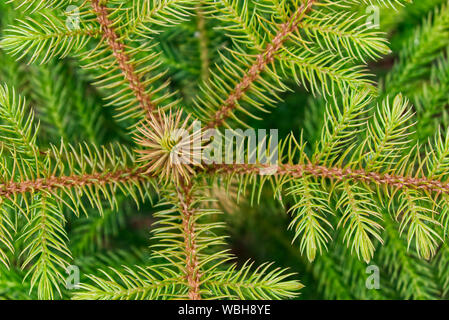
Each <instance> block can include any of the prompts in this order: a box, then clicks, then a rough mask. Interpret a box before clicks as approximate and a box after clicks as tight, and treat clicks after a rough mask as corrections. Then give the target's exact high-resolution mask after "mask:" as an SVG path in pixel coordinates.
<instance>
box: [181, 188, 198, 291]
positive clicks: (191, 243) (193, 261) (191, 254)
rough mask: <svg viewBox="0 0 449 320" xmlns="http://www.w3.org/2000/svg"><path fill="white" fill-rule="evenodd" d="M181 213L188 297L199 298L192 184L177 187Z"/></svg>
mask: <svg viewBox="0 0 449 320" xmlns="http://www.w3.org/2000/svg"><path fill="white" fill-rule="evenodd" d="M177 193H178V198H179V203H180V208H181V214H182V228H183V236H184V245H185V248H184V249H185V251H186V278H187V282H188V285H189V298H190V299H191V300H201V295H200V282H201V279H200V273H199V268H198V266H199V262H198V256H197V254H198V248H197V245H196V230H195V211H194V210H193V208H191V205H192V197H191V193H192V186H191V185H186V184H184V183H181V185H180V190H179V189H178V188H177Z"/></svg>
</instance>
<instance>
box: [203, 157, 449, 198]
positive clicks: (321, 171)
mask: <svg viewBox="0 0 449 320" xmlns="http://www.w3.org/2000/svg"><path fill="white" fill-rule="evenodd" d="M271 169H272V170H273V174H274V175H278V176H283V175H284V176H285V175H287V176H292V177H295V178H300V177H302V176H305V175H311V176H315V177H320V178H325V179H330V180H355V181H363V182H367V183H374V184H377V185H384V186H390V187H395V188H399V189H402V188H406V189H416V190H426V191H429V192H436V193H438V194H440V193H445V194H449V183H448V182H442V181H439V180H430V179H427V178H414V177H408V176H401V175H390V174H382V173H378V172H369V171H366V170H363V169H356V170H355V169H350V168H338V167H333V168H328V167H325V166H320V165H314V164H306V165H301V164H298V165H291V164H280V165H278V166H277V167H276V166H271V165H250V164H234V165H226V164H223V165H214V166H209V167H208V168H207V169H206V170H207V171H208V172H214V173H224V174H261V170H264V171H265V170H267V171H271Z"/></svg>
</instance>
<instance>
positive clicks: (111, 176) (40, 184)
mask: <svg viewBox="0 0 449 320" xmlns="http://www.w3.org/2000/svg"><path fill="white" fill-rule="evenodd" d="M270 167H271V166H270V165H262V164H258V165H256V164H216V165H211V166H204V170H205V171H206V172H208V173H216V174H262V173H261V169H269V168H270ZM198 169H199V170H203V169H200V168H198ZM145 172H146V169H145V168H138V169H136V168H129V169H121V170H118V171H115V172H109V173H91V174H85V175H72V176H61V177H49V178H39V179H35V180H25V181H20V182H16V181H10V182H5V183H2V184H0V197H11V196H12V195H15V194H21V193H32V192H38V191H52V190H55V189H60V188H71V187H82V186H92V185H106V184H110V183H126V182H129V181H136V182H137V181H144V180H147V179H149V178H151V177H153V175H152V174H149V173H145ZM274 175H276V176H281V175H284V176H285V175H287V176H291V177H295V178H300V177H302V176H304V175H311V176H315V177H321V178H325V179H330V180H350V181H363V182H367V183H374V184H377V185H384V186H389V187H395V188H406V189H415V190H425V191H429V192H436V193H438V194H449V182H443V181H440V180H432V179H428V178H416V177H412V176H404V175H394V174H383V173H379V172H374V171H372V172H370V171H366V170H364V169H351V168H340V167H331V168H330V167H326V166H322V165H314V164H306V165H302V164H296V165H292V164H279V165H278V167H277V169H276V171H275V173H274Z"/></svg>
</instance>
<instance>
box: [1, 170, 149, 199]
mask: <svg viewBox="0 0 449 320" xmlns="http://www.w3.org/2000/svg"><path fill="white" fill-rule="evenodd" d="M148 178H149V175H148V174H145V170H143V169H137V170H136V169H134V168H130V169H127V170H126V169H125V170H118V171H115V172H110V173H91V174H85V175H78V176H76V175H72V176H62V177H49V178H39V179H35V180H27V181H21V182H15V181H11V182H7V183H3V184H0V197H6V198H10V197H11V196H13V195H16V194H23V193H33V192H39V191H47V192H51V191H53V190H57V189H62V188H73V187H85V186H92V185H107V184H111V183H126V182H130V181H144V180H147V179H148Z"/></svg>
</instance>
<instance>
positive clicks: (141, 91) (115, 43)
mask: <svg viewBox="0 0 449 320" xmlns="http://www.w3.org/2000/svg"><path fill="white" fill-rule="evenodd" d="M91 4H92V8H93V10H94V12H95V14H96V15H97V21H98V22H99V23H100V26H101V30H102V33H103V37H105V38H106V40H107V42H108V45H109V47H110V48H111V50H112V53H113V55H114V57H115V59H116V60H117V64H118V66H119V68H120V70H121V71H122V73H123V76H124V78H125V79H126V81H127V82H128V83H129V87H130V88H131V90H132V91H133V92H134V95H135V96H136V98H137V100H138V101H139V105H140V107H141V108H142V109H143V110H144V111H145V112H146V113H151V112H152V111H153V110H155V109H156V105H155V104H154V103H153V102H152V101H151V97H150V96H149V95H148V94H147V93H146V90H145V86H144V84H143V83H142V81H141V79H140V76H139V75H138V74H137V72H136V70H134V67H133V65H132V64H131V62H130V60H131V59H130V57H129V56H128V55H127V53H126V50H125V45H124V44H123V43H122V42H121V41H120V37H119V36H118V34H117V33H116V32H115V30H114V27H113V25H114V24H113V22H112V21H111V20H110V19H109V17H108V9H107V7H106V6H105V5H103V4H102V3H101V2H100V0H91Z"/></svg>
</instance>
